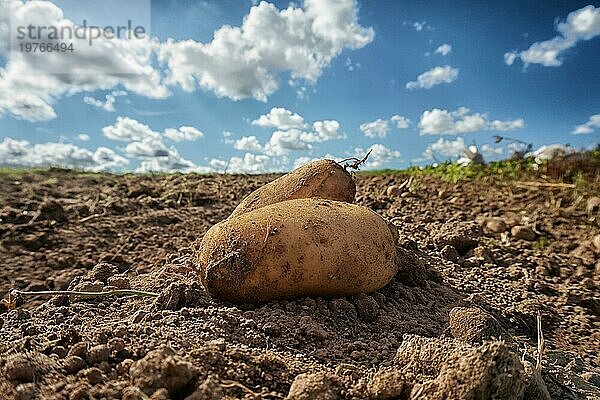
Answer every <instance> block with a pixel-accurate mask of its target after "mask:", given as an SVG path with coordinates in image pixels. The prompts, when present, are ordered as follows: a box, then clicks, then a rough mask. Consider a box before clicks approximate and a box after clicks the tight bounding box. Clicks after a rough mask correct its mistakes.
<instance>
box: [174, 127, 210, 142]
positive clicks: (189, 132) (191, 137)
mask: <svg viewBox="0 0 600 400" xmlns="http://www.w3.org/2000/svg"><path fill="white" fill-rule="evenodd" d="M165 136H166V137H168V138H169V139H171V140H174V141H176V142H181V141H183V140H187V141H190V142H193V141H195V140H196V139H202V138H203V137H204V133H202V132H201V131H199V130H198V129H196V128H194V127H193V126H180V127H179V128H178V129H175V128H167V129H165Z"/></svg>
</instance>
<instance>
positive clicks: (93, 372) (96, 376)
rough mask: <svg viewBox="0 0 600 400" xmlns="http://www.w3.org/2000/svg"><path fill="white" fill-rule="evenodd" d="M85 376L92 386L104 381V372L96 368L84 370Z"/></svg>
mask: <svg viewBox="0 0 600 400" xmlns="http://www.w3.org/2000/svg"><path fill="white" fill-rule="evenodd" d="M83 376H85V378H86V379H87V380H88V382H89V383H91V384H92V385H96V384H98V383H100V382H102V381H103V380H104V377H103V376H102V371H101V370H100V369H99V368H96V367H93V368H88V369H86V370H84V371H83Z"/></svg>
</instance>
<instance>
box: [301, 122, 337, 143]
mask: <svg viewBox="0 0 600 400" xmlns="http://www.w3.org/2000/svg"><path fill="white" fill-rule="evenodd" d="M342 137H343V134H342V133H341V132H340V123H339V122H338V121H336V120H333V119H331V120H325V121H316V122H314V123H313V133H309V134H307V135H305V136H304V138H305V139H304V140H306V141H307V142H326V141H328V140H335V139H341V138H342Z"/></svg>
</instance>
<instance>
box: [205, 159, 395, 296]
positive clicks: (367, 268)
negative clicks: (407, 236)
mask: <svg viewBox="0 0 600 400" xmlns="http://www.w3.org/2000/svg"><path fill="white" fill-rule="evenodd" d="M355 194H356V185H355V183H354V179H353V177H352V175H351V174H349V173H348V172H347V171H346V170H345V169H344V168H342V167H341V166H340V165H339V164H337V163H336V162H335V161H332V160H320V161H315V162H312V163H309V164H307V165H304V166H302V167H300V168H298V169H296V170H294V171H292V172H290V173H289V174H287V175H284V176H282V177H281V178H278V179H276V180H275V181H273V182H271V183H269V184H267V185H265V186H263V187H261V188H259V189H257V190H256V191H254V192H252V193H251V194H250V195H248V196H247V197H246V198H245V199H244V200H242V202H241V203H240V204H239V205H238V206H237V208H236V209H235V210H234V211H233V213H232V214H231V215H230V216H229V218H227V219H226V220H225V221H222V222H220V223H218V224H216V225H214V226H213V227H212V228H211V229H210V230H209V231H208V232H207V233H206V235H205V236H204V238H203V240H202V243H201V247H200V252H199V255H198V272H199V275H200V280H201V281H202V283H203V285H204V287H205V288H206V290H207V291H208V292H209V293H210V294H211V295H213V296H215V297H217V298H220V299H223V300H227V301H231V302H236V303H258V302H264V301H269V300H274V299H285V298H294V297H301V296H324V297H336V296H348V295H354V294H358V293H368V292H372V291H375V290H377V289H379V288H381V287H383V286H385V285H386V284H387V283H388V282H389V281H390V280H391V279H392V277H393V276H394V275H395V274H396V272H397V269H398V266H397V255H396V246H395V243H396V240H397V231H396V228H395V227H394V226H393V225H391V224H388V223H387V222H386V221H385V220H384V219H383V218H381V217H380V216H379V215H378V214H376V213H375V212H373V211H372V210H370V209H368V208H366V207H362V206H358V205H355V204H351V203H352V202H353V201H354V196H355Z"/></svg>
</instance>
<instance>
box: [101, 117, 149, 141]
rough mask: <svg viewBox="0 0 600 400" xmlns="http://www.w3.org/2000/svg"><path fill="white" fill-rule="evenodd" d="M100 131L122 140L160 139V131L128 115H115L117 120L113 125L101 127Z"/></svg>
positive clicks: (109, 136)
mask: <svg viewBox="0 0 600 400" xmlns="http://www.w3.org/2000/svg"><path fill="white" fill-rule="evenodd" d="M102 133H103V134H104V136H106V137H107V138H109V139H113V140H120V141H123V142H131V141H139V140H144V139H147V138H150V139H155V140H159V139H160V133H158V132H155V131H153V130H152V129H150V127H149V126H148V125H145V124H142V123H141V122H138V121H136V120H135V119H132V118H129V117H117V122H116V123H115V124H114V125H109V126H105V127H104V128H102Z"/></svg>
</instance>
